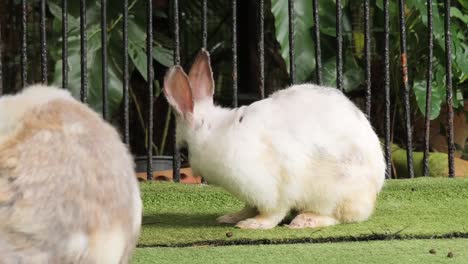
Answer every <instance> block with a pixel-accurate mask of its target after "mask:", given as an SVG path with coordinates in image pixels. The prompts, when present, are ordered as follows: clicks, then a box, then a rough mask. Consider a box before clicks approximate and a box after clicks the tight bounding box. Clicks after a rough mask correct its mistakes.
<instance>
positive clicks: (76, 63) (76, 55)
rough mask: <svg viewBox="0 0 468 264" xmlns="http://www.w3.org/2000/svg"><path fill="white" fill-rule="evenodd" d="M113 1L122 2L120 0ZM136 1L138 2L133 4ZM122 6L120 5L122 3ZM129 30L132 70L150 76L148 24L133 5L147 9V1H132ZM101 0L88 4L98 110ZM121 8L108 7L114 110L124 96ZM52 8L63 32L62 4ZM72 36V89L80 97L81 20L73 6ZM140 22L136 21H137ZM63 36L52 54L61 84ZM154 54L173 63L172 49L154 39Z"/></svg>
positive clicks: (91, 97)
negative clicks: (147, 43) (145, 3)
mask: <svg viewBox="0 0 468 264" xmlns="http://www.w3.org/2000/svg"><path fill="white" fill-rule="evenodd" d="M116 2H117V3H119V4H117V3H113V4H116V5H120V2H121V1H120V0H117V1H116ZM133 3H134V4H135V5H133ZM120 6H121V5H120ZM130 7H132V8H133V9H132V10H130V16H129V24H128V32H129V50H128V51H129V58H130V65H129V67H130V70H133V69H137V70H138V71H139V72H140V74H141V75H142V76H143V78H144V79H145V80H146V79H147V54H146V31H145V24H144V23H141V21H140V20H141V16H140V18H138V19H139V20H138V19H137V18H136V15H135V14H133V12H135V10H134V9H138V11H140V13H144V8H142V7H144V5H143V4H142V3H141V1H138V0H136V1H132V4H131V5H130ZM100 9H101V6H100V2H99V1H93V2H88V5H87V13H86V18H87V29H86V32H87V56H86V57H87V73H88V104H89V105H90V106H91V107H92V108H93V109H95V110H96V111H98V112H101V111H102V106H103V104H102V83H103V80H102V60H101V56H102V43H101V24H100ZM120 9H121V8H116V7H115V5H111V6H110V7H109V14H108V15H109V20H108V21H109V23H108V41H107V50H108V68H107V72H108V88H109V97H108V100H109V101H108V103H109V110H110V112H111V114H113V113H115V111H117V110H118V108H119V106H120V103H121V100H122V92H123V91H122V89H123V85H122V79H123V73H122V63H123V54H122V50H123V41H122V40H123V37H122V29H121V21H122V17H121V14H120V13H119V12H120V11H121V10H120ZM49 10H50V12H51V14H52V15H53V16H54V20H53V27H54V31H55V32H60V30H61V21H62V8H61V7H60V5H59V3H58V0H51V1H50V2H49ZM69 11H70V13H69V14H68V17H69V24H68V26H69V32H68V34H69V37H68V65H69V80H68V83H69V89H70V91H71V92H72V94H73V96H74V97H76V98H79V97H80V90H81V67H80V54H81V53H80V52H81V47H80V28H79V25H80V21H79V9H77V8H76V6H73V7H72V8H70V9H69ZM137 20H138V21H139V23H136V21H137ZM62 41H63V40H62V39H61V38H59V41H58V42H56V47H54V48H53V51H52V52H51V55H52V57H53V59H54V61H55V63H56V64H55V72H54V79H53V83H54V84H55V85H61V83H62V57H61V56H62V54H61V45H62ZM169 57H170V59H169ZM153 58H154V59H155V60H156V61H158V62H159V63H161V64H163V65H164V66H170V65H171V64H172V51H171V50H169V49H166V48H164V47H162V46H161V45H160V44H159V43H157V42H155V47H154V51H153Z"/></svg>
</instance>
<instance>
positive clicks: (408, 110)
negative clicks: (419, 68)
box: [399, 0, 414, 178]
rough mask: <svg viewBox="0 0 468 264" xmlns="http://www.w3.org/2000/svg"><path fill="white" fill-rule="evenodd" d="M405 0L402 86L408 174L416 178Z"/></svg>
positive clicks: (401, 11)
mask: <svg viewBox="0 0 468 264" xmlns="http://www.w3.org/2000/svg"><path fill="white" fill-rule="evenodd" d="M404 10H405V0H399V15H400V52H401V75H402V76H401V77H402V88H403V92H404V108H405V123H406V147H407V150H406V159H407V164H408V175H409V177H410V178H414V170H413V139H412V128H411V107H410V100H409V86H408V64H407V63H408V62H407V56H406V22H405V12H404Z"/></svg>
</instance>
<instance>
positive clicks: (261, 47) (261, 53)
mask: <svg viewBox="0 0 468 264" xmlns="http://www.w3.org/2000/svg"><path fill="white" fill-rule="evenodd" d="M264 6H265V5H264V0H260V1H259V2H258V19H259V21H258V22H259V23H258V26H259V30H258V66H259V69H258V70H259V80H258V81H259V82H258V85H259V91H260V98H262V99H263V98H265V35H264V34H265V33H264V19H265V18H264V8H265V7H264Z"/></svg>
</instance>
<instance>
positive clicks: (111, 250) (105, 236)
mask: <svg viewBox="0 0 468 264" xmlns="http://www.w3.org/2000/svg"><path fill="white" fill-rule="evenodd" d="M125 238H126V236H125V233H124V232H123V230H122V229H120V228H114V229H112V230H106V231H99V232H97V233H95V234H94V236H93V237H92V238H91V245H90V247H89V257H90V259H92V260H93V263H99V264H119V263H120V260H121V258H122V255H123V252H124V249H125V244H126V239H125Z"/></svg>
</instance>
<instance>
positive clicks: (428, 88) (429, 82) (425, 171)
mask: <svg viewBox="0 0 468 264" xmlns="http://www.w3.org/2000/svg"><path fill="white" fill-rule="evenodd" d="M432 19H433V18H432V0H427V22H428V30H427V39H428V43H427V46H428V49H429V50H428V54H427V79H426V118H425V120H424V121H425V122H424V159H423V175H424V176H429V136H430V125H431V121H430V116H431V96H432V95H431V91H432V57H433V48H434V44H433V35H432V32H433V22H432Z"/></svg>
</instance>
